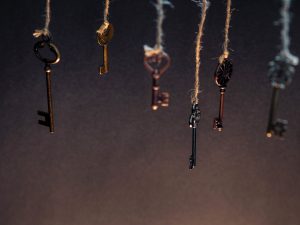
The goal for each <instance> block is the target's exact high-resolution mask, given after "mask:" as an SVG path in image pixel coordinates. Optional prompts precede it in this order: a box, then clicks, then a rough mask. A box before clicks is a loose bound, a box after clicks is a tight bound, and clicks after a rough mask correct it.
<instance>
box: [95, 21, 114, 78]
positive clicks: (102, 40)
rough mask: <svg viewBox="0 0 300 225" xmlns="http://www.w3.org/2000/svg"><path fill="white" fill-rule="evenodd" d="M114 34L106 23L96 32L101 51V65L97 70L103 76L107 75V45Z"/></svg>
mask: <svg viewBox="0 0 300 225" xmlns="http://www.w3.org/2000/svg"><path fill="white" fill-rule="evenodd" d="M113 34H114V27H113V25H112V24H110V23H108V22H104V23H103V24H102V25H101V26H100V28H99V29H98V30H97V39H98V43H99V45H101V46H102V49H103V63H102V65H101V66H100V68H99V74H100V75H104V74H106V73H108V70H109V63H108V43H109V42H110V41H111V39H112V37H113Z"/></svg>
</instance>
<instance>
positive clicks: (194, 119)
mask: <svg viewBox="0 0 300 225" xmlns="http://www.w3.org/2000/svg"><path fill="white" fill-rule="evenodd" d="M200 116H201V112H200V109H199V106H198V104H193V105H192V113H191V115H190V118H189V126H190V128H192V129H193V132H192V154H191V156H190V166H189V168H190V169H193V168H194V167H195V166H196V141H197V136H196V131H197V126H198V124H199V121H200Z"/></svg>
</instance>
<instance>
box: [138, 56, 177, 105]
mask: <svg viewBox="0 0 300 225" xmlns="http://www.w3.org/2000/svg"><path fill="white" fill-rule="evenodd" d="M170 64H171V59H170V57H169V55H168V54H167V53H165V52H160V53H155V54H151V55H145V58H144V65H145V67H146V69H147V70H148V71H149V72H150V73H151V76H152V103H151V106H152V110H157V109H158V107H159V106H163V107H167V106H169V99H170V95H169V93H167V92H160V87H159V85H158V80H159V79H160V78H161V76H162V75H163V74H164V73H165V72H166V70H167V69H168V68H169V66H170Z"/></svg>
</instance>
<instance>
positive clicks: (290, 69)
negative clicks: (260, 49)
mask: <svg viewBox="0 0 300 225" xmlns="http://www.w3.org/2000/svg"><path fill="white" fill-rule="evenodd" d="M269 66H270V70H269V79H270V81H271V85H272V86H273V93H272V99H271V106H270V112H269V120H268V126H267V132H266V135H267V137H272V136H273V135H275V136H279V137H282V136H283V134H284V133H285V132H286V130H287V124H288V121H287V120H283V119H275V117H276V111H277V107H278V96H279V91H280V90H283V89H285V87H286V86H287V85H288V84H290V83H291V81H292V77H293V74H294V73H295V68H294V66H295V64H293V62H292V61H291V60H290V59H289V58H288V57H286V56H284V55H277V56H276V57H275V60H274V61H272V62H270V64H269Z"/></svg>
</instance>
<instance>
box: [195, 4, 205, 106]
mask: <svg viewBox="0 0 300 225" xmlns="http://www.w3.org/2000/svg"><path fill="white" fill-rule="evenodd" d="M195 2H197V4H198V5H199V6H200V7H201V8H202V10H201V20H200V23H199V25H198V34H197V40H196V49H195V54H196V57H195V63H196V68H195V87H194V92H193V95H192V99H191V101H192V104H198V101H199V99H198V95H199V88H200V80H199V77H200V65H201V58H200V53H201V50H202V45H201V44H202V36H203V30H204V23H205V19H206V11H207V9H208V1H207V0H203V1H202V2H200V1H195Z"/></svg>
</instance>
